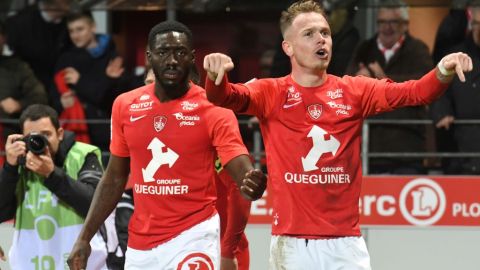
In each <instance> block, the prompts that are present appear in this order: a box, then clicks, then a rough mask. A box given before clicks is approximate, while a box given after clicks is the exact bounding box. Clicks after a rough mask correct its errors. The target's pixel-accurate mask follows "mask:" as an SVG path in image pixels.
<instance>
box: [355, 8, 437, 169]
mask: <svg viewBox="0 0 480 270" xmlns="http://www.w3.org/2000/svg"><path fill="white" fill-rule="evenodd" d="M408 18H409V17H408V10H407V6H406V5H405V4H404V3H403V1H398V0H393V1H386V2H384V3H383V4H382V6H380V8H379V9H378V12H377V28H378V32H377V34H376V35H375V36H374V37H372V38H371V39H369V40H366V41H364V42H362V43H361V44H360V45H359V47H358V49H357V51H356V52H355V55H354V58H353V60H352V62H351V63H350V66H349V67H348V73H349V74H352V75H353V74H354V75H364V76H367V77H372V78H378V79H382V78H385V77H388V78H390V79H392V80H393V81H395V82H403V81H407V80H411V79H419V78H420V77H421V76H422V75H423V74H425V73H427V72H428V71H429V70H431V68H432V67H433V63H432V59H431V57H430V54H429V51H428V47H427V45H426V44H425V43H424V42H422V41H421V40H419V39H416V38H414V37H412V36H411V35H410V34H409V33H408ZM425 117H426V108H425V107H424V106H415V107H405V108H401V109H398V110H394V111H392V112H387V113H382V114H380V115H378V116H375V117H371V118H370V119H385V120H391V121H394V120H397V119H425ZM369 135H370V136H369V151H370V152H425V151H426V140H425V126H424V125H392V124H384V125H383V124H372V125H371V126H370V133H369ZM369 161H370V162H369V164H370V166H369V173H392V174H420V173H425V169H424V167H423V159H422V158H371V159H370V160H369Z"/></svg>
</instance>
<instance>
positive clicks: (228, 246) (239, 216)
mask: <svg viewBox="0 0 480 270" xmlns="http://www.w3.org/2000/svg"><path fill="white" fill-rule="evenodd" d="M228 192H229V196H228V211H227V214H228V216H227V227H226V229H225V234H224V236H223V239H222V249H221V251H222V257H226V258H233V257H234V251H235V250H236V249H237V247H238V244H239V242H240V240H241V239H242V236H243V233H244V231H245V228H246V227H247V223H248V218H249V217H250V207H251V204H252V203H251V201H248V200H246V199H244V198H243V197H242V196H241V194H240V190H239V189H238V187H236V186H235V185H230V187H229V191H228Z"/></svg>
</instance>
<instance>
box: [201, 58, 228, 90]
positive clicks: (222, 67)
mask: <svg viewBox="0 0 480 270" xmlns="http://www.w3.org/2000/svg"><path fill="white" fill-rule="evenodd" d="M233 67H234V65H233V61H232V59H231V58H230V57H229V56H228V55H225V54H221V53H211V54H208V55H207V56H205V58H204V59H203V68H204V69H205V71H206V72H207V75H208V78H209V79H210V80H212V81H215V85H220V83H221V82H222V80H223V76H224V75H225V73H227V72H229V71H230V70H232V69H233Z"/></svg>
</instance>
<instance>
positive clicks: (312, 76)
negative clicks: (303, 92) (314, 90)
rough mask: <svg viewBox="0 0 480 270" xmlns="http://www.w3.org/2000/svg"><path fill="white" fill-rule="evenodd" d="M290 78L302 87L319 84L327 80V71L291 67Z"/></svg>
mask: <svg viewBox="0 0 480 270" xmlns="http://www.w3.org/2000/svg"><path fill="white" fill-rule="evenodd" d="M291 76H292V79H293V80H294V81H295V82H296V83H298V84H299V85H301V86H303V87H316V86H321V85H322V84H324V83H325V82H326V81H327V71H326V70H321V71H306V70H296V69H293V70H292V73H291Z"/></svg>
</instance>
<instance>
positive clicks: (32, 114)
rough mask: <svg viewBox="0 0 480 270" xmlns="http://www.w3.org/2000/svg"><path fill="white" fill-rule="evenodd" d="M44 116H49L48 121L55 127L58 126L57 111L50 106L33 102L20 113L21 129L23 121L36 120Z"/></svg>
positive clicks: (57, 127)
mask: <svg viewBox="0 0 480 270" xmlns="http://www.w3.org/2000/svg"><path fill="white" fill-rule="evenodd" d="M44 117H48V118H50V121H51V122H52V124H53V126H54V127H55V129H59V128H60V122H59V121H58V113H57V112H56V111H55V110H54V109H53V108H52V107H50V106H47V105H43V104H33V105H30V106H28V107H27V108H26V109H25V110H24V111H23V112H22V114H21V115H20V128H21V130H22V131H23V125H24V124H25V121H27V120H29V121H37V120H39V119H41V118H44Z"/></svg>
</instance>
